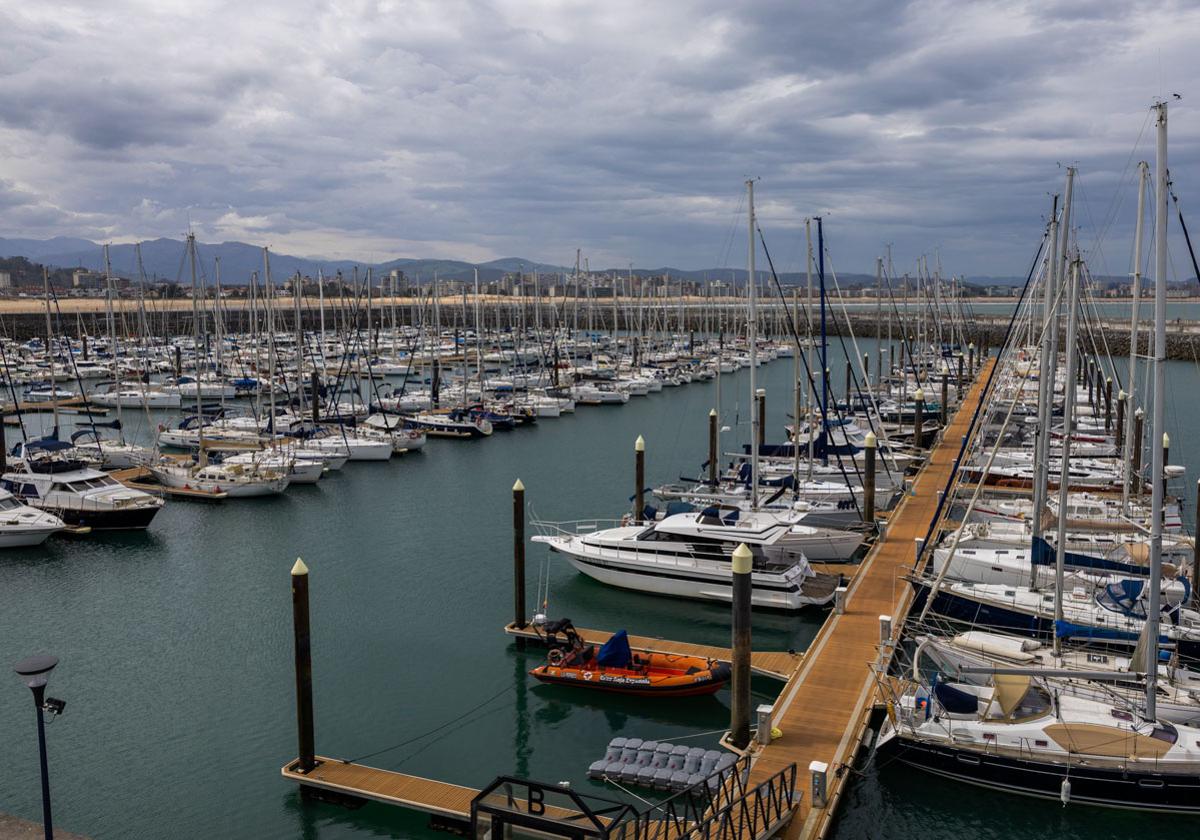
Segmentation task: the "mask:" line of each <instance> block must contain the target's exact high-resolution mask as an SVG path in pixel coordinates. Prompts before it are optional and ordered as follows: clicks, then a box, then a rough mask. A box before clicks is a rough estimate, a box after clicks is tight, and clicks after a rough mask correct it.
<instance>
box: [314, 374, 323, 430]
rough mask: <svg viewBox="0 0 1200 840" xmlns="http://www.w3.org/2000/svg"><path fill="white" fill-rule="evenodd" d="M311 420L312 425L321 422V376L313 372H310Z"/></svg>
mask: <svg viewBox="0 0 1200 840" xmlns="http://www.w3.org/2000/svg"><path fill="white" fill-rule="evenodd" d="M312 418H313V423H320V422H321V376H320V374H318V373H317V372H316V371H315V370H314V371H313V372H312Z"/></svg>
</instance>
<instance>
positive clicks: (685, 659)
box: [529, 624, 729, 697]
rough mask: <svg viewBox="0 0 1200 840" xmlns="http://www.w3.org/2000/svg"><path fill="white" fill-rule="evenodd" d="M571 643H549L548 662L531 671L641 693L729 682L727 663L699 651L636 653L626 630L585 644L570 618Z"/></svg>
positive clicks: (705, 689)
mask: <svg viewBox="0 0 1200 840" xmlns="http://www.w3.org/2000/svg"><path fill="white" fill-rule="evenodd" d="M561 632H565V633H566V636H567V642H568V643H567V645H565V646H561V647H554V648H551V650H550V653H549V655H548V656H547V657H546V664H544V665H539V666H538V667H537V668H534V669H533V670H532V671H530V672H529V673H530V675H531V676H533V677H534V678H536V679H538V680H541V681H542V682H545V683H554V684H557V685H578V686H583V687H585V688H594V689H599V690H601V691H611V692H618V693H620V694H634V695H638V696H642V697H658V696H664V697H665V696H670V697H691V696H696V695H702V694H713V693H714V692H716V691H718V690H719V689H720V688H721V686H723V685H725V683H727V682H729V665H728V663H725V662H718V661H717V660H713V659H703V658H701V657H698V656H674V655H671V654H665V653H647V652H639V653H635V652H634V651H632V650H631V649H630V647H629V637H628V636H627V634H626V633H625V631H624V630H621V631H619V632H617V633H616V634H614V635H613V637H612V638H611V639H609V640H608V641H607V642H606V643H605V644H604V646H603V647H601V648H600V649H599V650H597V649H596V647H595V645H586V644H584V643H583V641H582V640H581V639H580V638H579V636H578V635H577V634H576V633H575V632H574V628H573V627H570V625H569V624H568V625H567V627H566V628H563V630H562V631H561Z"/></svg>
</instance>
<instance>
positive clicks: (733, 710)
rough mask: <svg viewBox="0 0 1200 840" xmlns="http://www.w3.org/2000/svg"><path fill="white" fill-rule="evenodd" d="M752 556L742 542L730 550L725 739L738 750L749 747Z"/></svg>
mask: <svg viewBox="0 0 1200 840" xmlns="http://www.w3.org/2000/svg"><path fill="white" fill-rule="evenodd" d="M752 558H753V555H752V554H751V553H750V549H749V548H748V547H747V546H746V544H745V543H740V544H739V545H738V547H737V548H736V549H734V551H733V618H732V622H733V664H732V668H733V670H732V673H731V679H730V683H729V688H730V695H731V697H730V710H729V715H730V723H729V740H730V743H732V744H733V745H734V746H735V747H737V748H738V749H745V748H746V747H747V746H748V745H749V744H750V569H751V566H752V562H751V561H752Z"/></svg>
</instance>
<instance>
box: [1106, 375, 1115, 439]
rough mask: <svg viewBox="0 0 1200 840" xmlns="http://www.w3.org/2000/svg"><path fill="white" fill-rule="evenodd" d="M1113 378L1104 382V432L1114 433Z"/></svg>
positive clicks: (1107, 378) (1108, 378)
mask: <svg viewBox="0 0 1200 840" xmlns="http://www.w3.org/2000/svg"><path fill="white" fill-rule="evenodd" d="M1112 419H1113V416H1112V377H1111V376H1109V377H1106V378H1105V380H1104V431H1106V432H1111V431H1112Z"/></svg>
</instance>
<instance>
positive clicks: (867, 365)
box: [862, 353, 871, 391]
mask: <svg viewBox="0 0 1200 840" xmlns="http://www.w3.org/2000/svg"><path fill="white" fill-rule="evenodd" d="M862 369H863V380H864V381H863V387H865V388H866V390H867V391H870V390H871V354H870V353H863V366H862Z"/></svg>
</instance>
